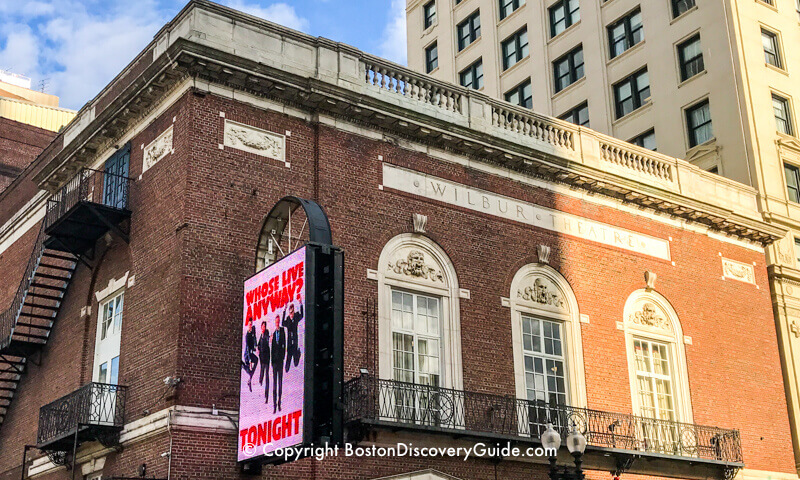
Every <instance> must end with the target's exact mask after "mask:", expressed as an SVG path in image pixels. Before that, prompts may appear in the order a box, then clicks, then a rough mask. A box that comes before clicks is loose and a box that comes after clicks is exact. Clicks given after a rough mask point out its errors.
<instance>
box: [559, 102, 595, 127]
mask: <svg viewBox="0 0 800 480" xmlns="http://www.w3.org/2000/svg"><path fill="white" fill-rule="evenodd" d="M558 118H560V119H561V120H566V121H568V122H572V123H574V124H575V125H580V126H582V127H588V126H589V103H588V102H583V103H582V104H580V105H578V106H577V107H575V108H573V109H571V110H570V111H568V112H566V113H564V114H562V115H561V116H560V117H558Z"/></svg>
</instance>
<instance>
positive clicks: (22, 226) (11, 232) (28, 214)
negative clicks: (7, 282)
mask: <svg viewBox="0 0 800 480" xmlns="http://www.w3.org/2000/svg"><path fill="white" fill-rule="evenodd" d="M45 213H47V193H46V192H44V191H40V192H39V193H38V194H37V195H35V196H34V197H33V198H32V199H31V200H30V201H29V202H28V203H26V204H25V206H23V207H22V208H20V209H19V211H17V213H16V214H14V216H13V217H11V218H10V219H9V220H8V221H7V222H6V223H5V225H3V227H2V228H0V254H2V253H3V252H5V251H6V250H8V248H9V247H11V245H13V244H14V242H16V241H17V240H19V239H20V238H22V236H23V235H25V234H26V233H27V232H28V230H30V229H31V228H33V227H34V226H36V224H37V223H39V222H40V221H41V220H42V219H43V218H44V215H45Z"/></svg>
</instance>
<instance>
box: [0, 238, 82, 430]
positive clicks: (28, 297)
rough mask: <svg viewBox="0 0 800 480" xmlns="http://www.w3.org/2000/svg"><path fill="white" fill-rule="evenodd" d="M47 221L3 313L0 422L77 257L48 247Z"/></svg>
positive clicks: (38, 346) (47, 332)
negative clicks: (46, 241) (46, 242)
mask: <svg viewBox="0 0 800 480" xmlns="http://www.w3.org/2000/svg"><path fill="white" fill-rule="evenodd" d="M45 226H46V225H45V223H44V222H42V226H41V228H40V229H39V234H38V235H37V237H36V243H35V244H34V246H33V251H32V252H31V256H30V259H29V260H28V264H27V266H26V268H25V273H24V275H23V277H22V281H21V282H20V284H19V287H18V288H17V292H16V294H15V295H14V298H13V300H12V302H11V305H10V306H9V307H8V309H7V310H6V311H4V312H2V314H0V425H2V422H3V421H4V420H5V417H6V414H7V413H8V409H9V407H10V405H11V401H12V400H13V398H14V394H15V393H16V390H17V387H18V386H19V382H20V380H21V378H22V374H23V373H24V372H25V368H26V366H27V364H28V362H30V361H31V360H30V358H31V356H32V355H33V354H34V353H36V352H38V351H40V350H41V348H42V347H43V346H44V345H45V344H46V343H47V340H48V338H49V337H50V331H51V330H52V328H53V323H54V322H55V319H56V316H57V315H58V311H59V310H60V309H61V304H62V302H63V299H64V295H65V294H66V292H67V288H68V287H69V284H70V280H71V279H72V275H73V273H74V272H75V268H76V266H77V262H78V258H77V257H76V256H74V255H72V254H70V253H65V252H62V251H57V250H52V249H49V248H47V247H45V239H46V238H47V234H46V233H45Z"/></svg>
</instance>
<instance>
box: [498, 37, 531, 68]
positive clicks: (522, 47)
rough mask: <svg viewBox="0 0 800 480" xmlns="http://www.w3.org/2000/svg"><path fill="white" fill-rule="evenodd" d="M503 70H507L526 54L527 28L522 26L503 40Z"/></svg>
mask: <svg viewBox="0 0 800 480" xmlns="http://www.w3.org/2000/svg"><path fill="white" fill-rule="evenodd" d="M502 50H503V70H508V69H509V68H511V67H512V66H514V65H516V64H517V62H519V61H520V60H522V59H523V58H525V57H527V56H528V52H529V50H528V28H527V27H524V28H522V29H520V30H518V31H517V32H516V33H514V34H513V35H511V36H510V37H508V38H507V39H505V40H503V43H502Z"/></svg>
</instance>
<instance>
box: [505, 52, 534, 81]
mask: <svg viewBox="0 0 800 480" xmlns="http://www.w3.org/2000/svg"><path fill="white" fill-rule="evenodd" d="M530 59H531V55H530V54H528V56H526V57H525V58H523V59H522V60H520V61H519V62H517V63H515V64H514V65H511V66H510V67H508V68H507V69H505V70H503V71H502V73H500V78H503V77H504V76H506V75H508V74H509V72H513V71H514V70H519V66H520V65H527V64H528V63H529V61H530Z"/></svg>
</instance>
